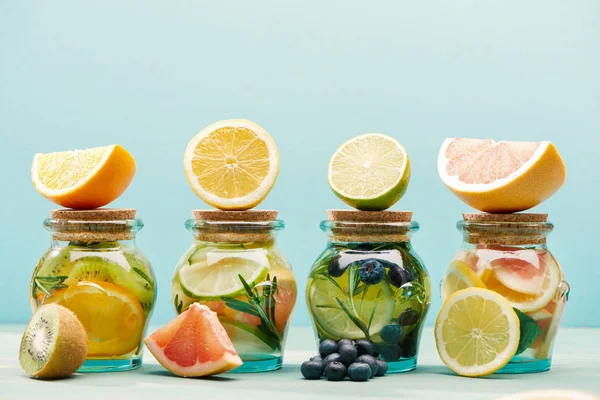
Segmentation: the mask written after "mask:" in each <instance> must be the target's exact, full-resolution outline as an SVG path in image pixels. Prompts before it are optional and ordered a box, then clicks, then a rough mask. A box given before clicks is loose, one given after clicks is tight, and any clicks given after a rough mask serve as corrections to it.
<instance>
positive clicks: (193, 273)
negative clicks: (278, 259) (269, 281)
mask: <svg viewBox="0 0 600 400" xmlns="http://www.w3.org/2000/svg"><path fill="white" fill-rule="evenodd" d="M268 272H269V265H268V264H267V263H259V262H257V261H256V260H254V259H250V258H243V257H224V258H221V259H220V260H218V261H217V262H214V263H210V264H209V263H207V262H197V263H194V264H192V265H185V264H184V265H183V266H182V267H181V269H180V270H179V281H180V282H181V289H183V292H184V293H185V294H186V295H187V296H190V297H193V298H195V299H199V300H214V299H219V298H221V297H238V296H240V295H243V294H244V293H246V289H245V288H244V284H243V283H242V279H240V276H241V277H242V278H243V279H244V280H245V281H246V283H248V285H249V286H250V287H253V286H254V285H256V284H257V283H259V282H261V281H262V280H263V279H264V278H265V276H267V273H268Z"/></svg>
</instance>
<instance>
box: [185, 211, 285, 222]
mask: <svg viewBox="0 0 600 400" xmlns="http://www.w3.org/2000/svg"><path fill="white" fill-rule="evenodd" d="M278 213H279V211H276V210H246V211H222V210H192V218H194V219H198V220H203V221H214V222H268V221H275V220H276V219H277V214H278Z"/></svg>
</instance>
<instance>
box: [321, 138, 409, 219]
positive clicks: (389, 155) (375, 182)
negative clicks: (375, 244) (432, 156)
mask: <svg viewBox="0 0 600 400" xmlns="http://www.w3.org/2000/svg"><path fill="white" fill-rule="evenodd" d="M409 180H410V160H409V158H408V154H407V153H406V150H404V147H402V145H401V144H400V143H399V142H398V141H397V140H395V139H393V138H391V137H389V136H386V135H383V134H381V133H367V134H364V135H360V136H357V137H355V138H352V139H350V140H348V141H347V142H346V143H344V144H342V145H341V146H340V148H339V149H337V151H336V152H335V154H334V155H333V157H331V161H330V162H329V186H331V189H332V190H333V192H334V193H335V194H336V195H337V196H338V197H339V198H340V199H342V200H343V201H344V202H345V203H346V204H349V205H350V206H352V207H354V208H356V209H359V210H365V211H381V210H385V209H387V208H389V207H391V206H392V205H393V204H394V203H395V202H397V201H398V200H400V198H401V197H402V195H404V192H406V188H407V187H408V181H409Z"/></svg>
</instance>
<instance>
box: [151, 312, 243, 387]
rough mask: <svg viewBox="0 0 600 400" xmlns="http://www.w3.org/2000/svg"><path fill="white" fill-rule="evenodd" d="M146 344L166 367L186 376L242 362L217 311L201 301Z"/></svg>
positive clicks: (216, 371) (213, 372)
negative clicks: (201, 303)
mask: <svg viewBox="0 0 600 400" xmlns="http://www.w3.org/2000/svg"><path fill="white" fill-rule="evenodd" d="M144 343H146V346H147V347H148V350H150V352H151V353H152V355H154V357H155V358H156V359H157V360H158V362H159V363H160V364H161V365H162V366H163V367H165V368H166V369H167V370H169V371H171V372H172V373H174V374H175V375H179V376H183V377H199V376H206V375H216V374H220V373H223V372H227V371H230V370H232V369H234V368H237V367H239V366H240V365H242V360H241V358H240V357H239V356H238V354H237V353H236V351H235V349H234V347H233V344H232V343H231V340H230V339H229V336H227V332H226V331H225V328H223V325H221V323H220V322H219V319H218V318H217V314H216V313H215V312H213V311H211V310H210V308H208V307H207V306H203V305H200V304H198V303H193V304H192V305H190V308H188V309H187V311H184V312H183V313H181V314H179V316H177V318H175V319H174V320H173V321H171V322H169V323H168V324H167V325H165V326H163V327H162V328H160V329H159V330H157V331H156V332H154V333H153V334H152V335H150V336H148V337H147V338H146V339H144Z"/></svg>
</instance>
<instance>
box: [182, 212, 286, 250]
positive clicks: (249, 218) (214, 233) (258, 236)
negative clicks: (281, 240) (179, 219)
mask: <svg viewBox="0 0 600 400" xmlns="http://www.w3.org/2000/svg"><path fill="white" fill-rule="evenodd" d="M278 214H279V211H277V210H246V211H223V210H192V218H193V219H195V220H199V221H206V222H215V223H218V222H224V223H228V224H229V223H231V226H227V225H225V224H224V226H219V227H215V228H214V229H210V228H208V229H206V230H199V231H198V232H197V233H196V235H195V237H196V239H197V240H202V241H204V242H216V243H218V242H221V243H249V242H261V243H264V242H267V243H268V242H272V241H273V235H272V233H271V230H272V228H271V227H270V226H269V225H265V226H264V228H263V229H258V230H256V229H252V230H249V229H244V228H243V227H242V226H240V227H239V228H237V229H236V227H235V223H236V222H237V223H239V224H240V225H243V224H244V223H248V224H252V223H261V222H265V223H268V222H273V221H275V220H276V219H277V215H278Z"/></svg>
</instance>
